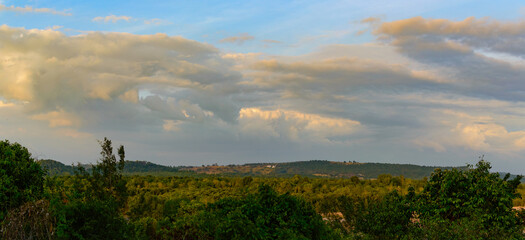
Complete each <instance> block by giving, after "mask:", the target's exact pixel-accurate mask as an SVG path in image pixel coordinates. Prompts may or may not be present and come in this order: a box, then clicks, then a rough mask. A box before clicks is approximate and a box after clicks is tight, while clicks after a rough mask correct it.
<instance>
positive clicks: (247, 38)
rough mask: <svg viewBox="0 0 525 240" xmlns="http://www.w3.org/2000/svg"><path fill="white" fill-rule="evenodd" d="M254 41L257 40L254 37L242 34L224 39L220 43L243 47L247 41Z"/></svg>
mask: <svg viewBox="0 0 525 240" xmlns="http://www.w3.org/2000/svg"><path fill="white" fill-rule="evenodd" d="M253 39H255V37H254V36H251V35H250V34H248V33H241V34H239V35H238V36H231V37H227V38H223V39H221V40H220V41H219V42H220V43H235V44H239V45H242V44H244V43H245V42H246V41H251V40H253Z"/></svg>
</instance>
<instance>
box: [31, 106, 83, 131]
mask: <svg viewBox="0 0 525 240" xmlns="http://www.w3.org/2000/svg"><path fill="white" fill-rule="evenodd" d="M32 118H33V119H35V120H43V121H48V122H49V126H50V127H52V128H54V127H71V126H75V127H78V126H79V125H80V123H81V120H80V119H79V118H78V117H76V116H74V115H72V114H69V113H66V112H64V111H63V110H60V111H52V112H48V113H44V114H36V115H34V116H33V117H32Z"/></svg>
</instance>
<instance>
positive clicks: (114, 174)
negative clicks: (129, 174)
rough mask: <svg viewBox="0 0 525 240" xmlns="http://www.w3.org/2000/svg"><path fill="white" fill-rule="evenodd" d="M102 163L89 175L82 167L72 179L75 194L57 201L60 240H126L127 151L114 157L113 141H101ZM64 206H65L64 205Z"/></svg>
mask: <svg viewBox="0 0 525 240" xmlns="http://www.w3.org/2000/svg"><path fill="white" fill-rule="evenodd" d="M99 143H100V147H101V148H102V151H101V152H100V155H101V158H100V162H97V164H96V165H94V166H92V167H91V171H90V172H88V171H86V169H84V168H83V167H82V166H79V167H78V168H77V170H76V172H75V177H74V178H73V181H74V184H73V191H72V194H71V195H70V196H68V199H66V201H55V203H56V205H55V210H56V212H57V215H58V217H57V218H58V224H57V225H58V226H57V237H58V239H125V238H128V236H127V233H128V230H129V229H128V226H127V223H126V221H125V220H124V218H123V217H122V215H121V213H120V209H121V208H122V207H123V206H124V204H125V203H126V198H127V189H126V181H125V180H124V179H123V178H122V170H123V169H124V164H125V160H124V158H125V153H124V147H123V146H120V147H119V149H118V156H119V158H120V160H119V161H117V158H116V157H115V155H114V154H113V147H112V146H111V145H112V143H111V140H109V139H107V138H104V140H103V141H99ZM64 202H65V203H64Z"/></svg>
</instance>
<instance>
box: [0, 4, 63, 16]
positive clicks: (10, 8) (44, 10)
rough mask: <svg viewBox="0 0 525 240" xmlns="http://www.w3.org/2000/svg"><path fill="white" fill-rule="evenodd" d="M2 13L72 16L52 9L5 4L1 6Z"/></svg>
mask: <svg viewBox="0 0 525 240" xmlns="http://www.w3.org/2000/svg"><path fill="white" fill-rule="evenodd" d="M0 11H10V12H20V13H49V14H54V15H62V16H71V15H72V14H71V13H68V12H67V11H57V10H55V9H52V8H34V7H31V6H25V7H15V6H13V5H11V6H6V5H4V4H0Z"/></svg>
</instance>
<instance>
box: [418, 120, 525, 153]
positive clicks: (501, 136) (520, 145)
mask: <svg viewBox="0 0 525 240" xmlns="http://www.w3.org/2000/svg"><path fill="white" fill-rule="evenodd" d="M439 113H440V114H442V115H444V116H443V117H441V118H440V119H441V121H440V122H438V123H437V124H438V125H439V126H440V128H442V130H441V131H433V132H430V133H429V132H427V134H422V135H421V136H419V137H418V139H417V140H414V142H415V143H416V144H418V145H421V146H424V147H430V148H433V149H434V150H436V151H439V152H441V151H446V149H451V148H454V147H463V148H467V149H471V150H476V151H481V152H496V153H498V154H503V155H505V156H509V155H510V156H512V155H515V154H516V153H518V152H522V151H525V144H524V143H525V142H524V141H525V130H515V131H509V130H508V129H507V128H506V127H505V126H503V125H501V123H498V122H497V121H496V120H495V119H494V118H493V117H491V116H484V115H478V116H476V115H471V114H468V113H465V112H457V111H451V110H443V111H440V112H439ZM445 116H446V117H445Z"/></svg>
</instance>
